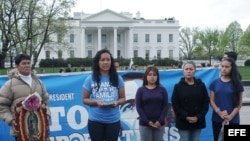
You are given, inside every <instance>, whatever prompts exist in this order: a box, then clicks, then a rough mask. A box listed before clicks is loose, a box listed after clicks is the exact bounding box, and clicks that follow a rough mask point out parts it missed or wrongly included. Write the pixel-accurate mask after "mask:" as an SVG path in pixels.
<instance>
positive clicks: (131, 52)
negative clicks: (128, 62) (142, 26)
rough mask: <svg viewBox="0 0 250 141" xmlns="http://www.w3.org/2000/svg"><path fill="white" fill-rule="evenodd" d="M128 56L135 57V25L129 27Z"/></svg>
mask: <svg viewBox="0 0 250 141" xmlns="http://www.w3.org/2000/svg"><path fill="white" fill-rule="evenodd" d="M128 48H129V49H128V57H129V58H133V27H132V26H131V27H129V44H128Z"/></svg>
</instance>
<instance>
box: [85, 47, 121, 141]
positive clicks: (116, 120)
mask: <svg viewBox="0 0 250 141" xmlns="http://www.w3.org/2000/svg"><path fill="white" fill-rule="evenodd" d="M83 102H84V104H87V105H89V109H88V113H89V116H88V117H89V119H88V131H89V135H90V139H91V141H117V140H118V136H119V132H120V110H119V105H121V104H123V103H124V102H125V88H124V81H123V79H122V77H121V76H120V75H118V73H117V72H116V68H115V66H114V59H113V57H112V55H111V53H110V52H109V51H108V50H106V49H103V50H100V51H98V52H97V53H96V55H95V57H94V59H93V66H92V74H91V75H90V76H88V77H87V78H86V79H85V81H84V84H83Z"/></svg>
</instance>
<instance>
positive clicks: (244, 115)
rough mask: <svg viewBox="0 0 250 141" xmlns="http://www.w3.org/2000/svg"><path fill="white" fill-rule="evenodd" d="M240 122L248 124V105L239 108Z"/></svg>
mask: <svg viewBox="0 0 250 141" xmlns="http://www.w3.org/2000/svg"><path fill="white" fill-rule="evenodd" d="M240 124H248V125H250V105H248V106H242V107H241V109H240Z"/></svg>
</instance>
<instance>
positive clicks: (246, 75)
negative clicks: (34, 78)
mask: <svg viewBox="0 0 250 141" xmlns="http://www.w3.org/2000/svg"><path fill="white" fill-rule="evenodd" d="M122 68H123V67H122V66H121V69H122ZM158 68H159V69H166V67H160V66H159V67H158ZM9 69H10V68H7V69H1V70H0V75H6V74H7V71H8V70H9ZM41 69H43V70H44V72H45V73H58V72H59V69H60V68H37V69H36V71H37V73H39V72H40V71H41ZM73 69H74V67H73ZM76 69H77V71H80V67H78V68H76ZM139 69H144V68H143V67H142V68H139ZM86 70H87V71H88V70H91V68H90V67H86ZM238 70H239V72H240V74H241V76H242V80H250V66H246V67H242V66H240V67H238Z"/></svg>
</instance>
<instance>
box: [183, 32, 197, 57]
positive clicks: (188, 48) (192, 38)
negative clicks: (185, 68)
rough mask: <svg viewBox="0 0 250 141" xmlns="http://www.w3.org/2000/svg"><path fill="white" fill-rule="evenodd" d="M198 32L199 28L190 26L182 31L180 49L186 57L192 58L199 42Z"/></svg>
mask: <svg viewBox="0 0 250 141" xmlns="http://www.w3.org/2000/svg"><path fill="white" fill-rule="evenodd" d="M197 33H198V28H197V27H196V28H192V29H191V28H189V27H185V28H183V29H181V31H180V34H179V35H180V42H179V46H180V51H181V52H182V54H183V55H184V57H185V58H187V59H189V60H190V59H191V58H192V55H193V52H194V49H195V48H196V44H197V42H196V41H197V39H198V38H197Z"/></svg>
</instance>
